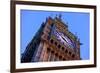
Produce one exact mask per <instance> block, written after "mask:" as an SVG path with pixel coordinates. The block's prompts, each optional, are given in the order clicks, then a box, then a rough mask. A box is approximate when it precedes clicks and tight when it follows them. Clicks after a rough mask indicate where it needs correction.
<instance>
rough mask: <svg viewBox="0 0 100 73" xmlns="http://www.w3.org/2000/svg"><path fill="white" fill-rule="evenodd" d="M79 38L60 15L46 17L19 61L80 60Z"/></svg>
mask: <svg viewBox="0 0 100 73" xmlns="http://www.w3.org/2000/svg"><path fill="white" fill-rule="evenodd" d="M80 59H81V58H80V40H79V39H78V37H76V36H75V35H74V34H73V33H72V32H70V31H69V29H68V24H65V23H64V22H63V21H62V19H61V16H59V17H57V16H56V17H55V18H51V17H48V18H47V19H46V21H45V22H44V23H42V24H41V27H40V29H39V30H38V32H37V33H36V35H35V37H33V39H32V40H31V42H30V43H29V44H28V45H27V47H26V50H25V51H24V53H23V55H22V57H21V62H42V61H67V60H80Z"/></svg>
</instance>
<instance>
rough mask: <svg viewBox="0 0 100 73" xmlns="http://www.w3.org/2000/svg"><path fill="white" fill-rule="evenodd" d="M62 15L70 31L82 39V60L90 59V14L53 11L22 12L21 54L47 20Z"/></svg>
mask: <svg viewBox="0 0 100 73" xmlns="http://www.w3.org/2000/svg"><path fill="white" fill-rule="evenodd" d="M59 14H62V20H63V21H64V22H65V23H68V28H69V30H70V31H71V32H72V33H74V34H75V35H77V36H78V38H80V42H81V43H83V45H81V47H80V54H81V58H82V59H89V58H90V56H89V53H90V52H89V51H90V46H89V44H90V42H89V41H90V40H89V37H90V36H89V32H90V31H89V30H90V28H89V26H90V25H89V23H90V21H89V20H90V18H89V17H90V14H89V13H82V12H81V13H79V12H51V11H34V10H21V28H20V29H21V36H20V37H21V53H23V52H24V50H25V49H26V46H27V45H28V43H29V42H30V41H31V40H32V38H33V37H34V35H35V33H36V32H37V31H38V29H39V28H40V26H41V23H42V22H45V20H46V18H47V17H49V16H51V17H52V18H54V17H55V16H56V15H59Z"/></svg>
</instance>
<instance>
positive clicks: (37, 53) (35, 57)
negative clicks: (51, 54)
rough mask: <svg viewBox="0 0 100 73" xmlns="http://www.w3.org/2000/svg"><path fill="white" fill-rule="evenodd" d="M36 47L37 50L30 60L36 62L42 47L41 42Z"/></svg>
mask: <svg viewBox="0 0 100 73" xmlns="http://www.w3.org/2000/svg"><path fill="white" fill-rule="evenodd" d="M36 49H37V51H36V53H35V55H34V56H33V58H32V61H35V62H38V61H39V58H40V56H41V52H42V49H43V42H40V44H39V46H38V47H37V48H36Z"/></svg>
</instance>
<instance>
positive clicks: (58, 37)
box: [53, 28, 74, 48]
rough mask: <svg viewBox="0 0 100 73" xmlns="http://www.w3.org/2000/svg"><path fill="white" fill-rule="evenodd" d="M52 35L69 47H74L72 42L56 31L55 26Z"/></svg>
mask: <svg viewBox="0 0 100 73" xmlns="http://www.w3.org/2000/svg"><path fill="white" fill-rule="evenodd" d="M53 35H54V36H55V37H56V38H57V40H58V41H60V42H61V43H62V44H64V45H65V46H66V45H68V46H69V47H71V48H74V43H73V42H72V41H71V40H70V39H69V38H68V37H67V36H66V35H64V34H63V33H62V32H60V31H58V30H57V28H55V29H54V30H53Z"/></svg>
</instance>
